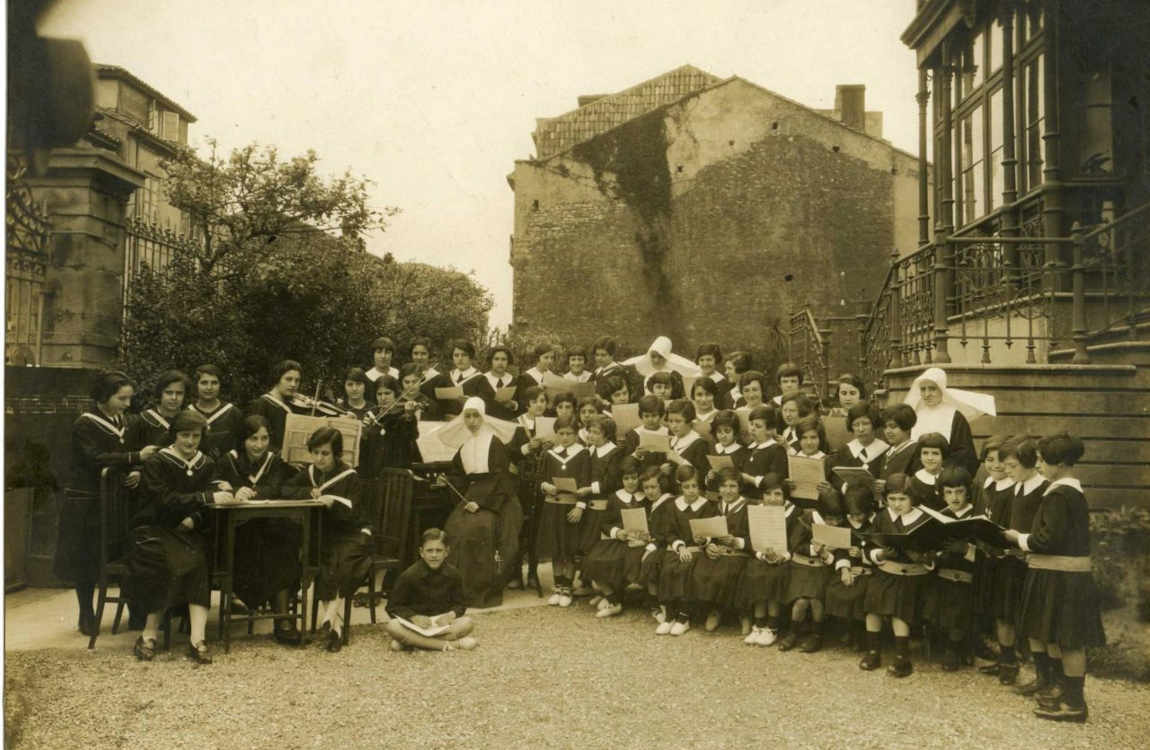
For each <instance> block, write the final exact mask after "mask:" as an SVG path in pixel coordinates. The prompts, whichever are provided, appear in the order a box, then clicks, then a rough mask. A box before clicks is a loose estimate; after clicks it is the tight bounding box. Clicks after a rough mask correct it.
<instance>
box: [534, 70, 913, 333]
mask: <svg viewBox="0 0 1150 750" xmlns="http://www.w3.org/2000/svg"><path fill="white" fill-rule="evenodd" d="M913 165H914V160H913V158H912V157H910V156H909V155H907V154H903V153H901V152H897V151H896V150H894V149H892V148H891V147H890V146H889V144H886V143H884V142H882V141H879V140H877V139H874V138H869V137H867V136H865V135H863V134H859V133H856V132H853V131H849V130H847V129H846V128H843V127H842V126H841V125H839V124H837V123H834V122H832V121H831V120H829V119H827V118H824V117H821V116H819V115H816V114H814V113H813V112H811V111H809V110H807V109H805V108H804V107H802V106H801V105H798V104H796V103H794V102H790V101H789V100H786V99H783V98H781V97H777V96H776V95H773V94H771V93H770V92H766V91H764V90H762V89H759V88H758V87H755V86H753V85H751V84H747V83H745V82H742V81H738V80H736V81H734V82H733V83H732V84H728V85H724V86H721V87H719V88H716V89H712V90H709V91H707V92H704V93H702V94H700V95H699V96H697V97H692V98H690V99H688V100H685V101H683V102H680V103H679V104H676V105H674V106H672V107H669V108H666V109H664V110H657V111H656V112H653V113H651V114H649V115H645V116H643V117H640V118H637V119H636V120H632V121H630V122H628V123H626V124H625V125H623V126H621V127H619V128H616V129H615V130H613V131H610V132H609V133H606V134H604V135H602V136H599V137H598V138H595V139H593V140H592V141H589V142H587V143H585V144H581V145H580V146H578V147H576V148H575V149H572V150H571V151H570V152H567V153H565V154H562V155H559V156H556V157H553V158H551V159H548V160H546V161H543V162H539V161H529V162H528V161H525V162H518V163H517V164H516V169H515V172H514V174H513V176H512V184H513V188H514V190H515V193H516V206H515V233H514V235H513V238H512V251H511V263H512V266H513V269H514V309H513V320H514V324H515V326H516V327H517V329H519V330H520V331H521V332H523V333H526V334H530V333H535V334H539V333H550V334H557V335H558V336H559V337H560V338H561V339H562V340H564V341H572V342H580V343H590V341H591V340H592V339H593V338H594V337H595V336H598V335H601V334H603V333H611V334H613V335H615V336H616V337H617V338H619V340H620V341H621V342H622V343H623V344H624V345H625V346H626V347H627V348H629V349H631V350H632V351H635V350H641V349H642V348H645V346H646V345H647V344H648V343H649V342H650V341H651V339H652V338H654V336H656V335H659V334H666V335H669V336H671V337H672V340H673V341H674V343H675V350H676V351H677V352H679V353H682V354H687V355H690V354H693V352H694V349H695V347H696V346H697V345H698V344H699V343H701V342H703V341H710V340H717V341H718V342H719V343H720V344H721V345H722V346H723V347H724V349H726V350H730V349H733V348H736V347H753V348H759V349H771V348H773V347H775V346H776V337H775V334H774V333H773V330H774V329H775V327H776V326H777V327H778V329H779V330H781V331H782V332H783V333H784V335H785V332H786V331H787V329H788V327H789V317H790V313H791V312H792V311H793V310H796V309H798V308H800V307H802V306H803V305H804V304H810V305H811V307H812V310H814V311H815V314H816V316H825V315H830V314H842V315H853V314H855V313H856V312H859V311H860V310H861V309H862V308H865V307H866V306H867V305H868V304H869V301H870V300H871V299H872V298H873V296H874V294H875V293H876V292H877V290H878V287H879V286H880V285H881V283H882V280H883V278H884V276H885V273H886V269H887V265H888V263H889V256H890V251H891V248H892V247H894V246H895V244H896V242H897V241H898V239H899V237H898V236H897V235H901V234H902V233H903V232H902V231H901V230H900V229H899V227H900V225H901V223H903V222H905V220H906V218H907V217H908V216H914V215H916V214H917V206H916V205H915V206H904V205H901V204H898V205H896V203H897V201H896V197H897V196H898V195H899V194H900V193H905V191H900V190H896V187H898V186H901V185H902V183H903V182H908V181H909V182H914V181H915V179H916V176H915V175H914V174H911V172H910V168H911V166H913Z"/></svg>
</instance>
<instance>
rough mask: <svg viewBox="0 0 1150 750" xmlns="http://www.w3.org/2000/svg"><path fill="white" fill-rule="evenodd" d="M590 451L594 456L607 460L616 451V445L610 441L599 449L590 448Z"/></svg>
mask: <svg viewBox="0 0 1150 750" xmlns="http://www.w3.org/2000/svg"><path fill="white" fill-rule="evenodd" d="M588 450H590V451H591V454H592V455H594V456H598V457H599V458H605V457H606V456H608V455H609V454H610V453H611V451H613V450H615V443H614V442H612V441H610V440H608V441H607V442H605V443H603V444H602V445H600V446H599V447H597V448H589V449H588Z"/></svg>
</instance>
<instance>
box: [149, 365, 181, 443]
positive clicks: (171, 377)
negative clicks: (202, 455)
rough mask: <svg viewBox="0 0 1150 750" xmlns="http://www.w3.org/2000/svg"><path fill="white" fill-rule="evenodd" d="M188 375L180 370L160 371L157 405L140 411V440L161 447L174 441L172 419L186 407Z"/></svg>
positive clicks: (157, 385)
mask: <svg viewBox="0 0 1150 750" xmlns="http://www.w3.org/2000/svg"><path fill="white" fill-rule="evenodd" d="M187 393H188V376H187V375H185V374H184V373H182V372H180V371H179V370H167V371H165V372H162V373H160V377H159V378H158V379H157V380H156V387H155V389H154V390H153V395H154V396H155V397H156V405H155V406H153V407H151V408H149V409H145V410H144V411H142V412H140V417H139V419H140V440H141V441H142V442H143V443H144V444H145V445H157V446H159V447H161V448H163V447H165V446H168V445H171V443H172V420H173V419H175V418H176V415H178V414H179V413H180V412H181V411H183V409H184V399H185V397H186V396H187Z"/></svg>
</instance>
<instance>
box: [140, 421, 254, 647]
mask: <svg viewBox="0 0 1150 750" xmlns="http://www.w3.org/2000/svg"><path fill="white" fill-rule="evenodd" d="M206 431H207V421H206V420H205V419H204V418H203V417H202V416H200V415H199V414H197V413H196V412H194V411H190V410H189V411H184V412H181V413H180V414H179V415H177V416H176V418H175V419H174V420H173V421H172V433H173V434H174V436H175V437H174V442H173V443H172V444H171V445H170V446H168V447H166V448H162V449H160V450H159V451H158V452H156V453H155V454H154V455H153V456H152V457H151V458H149V459H148V460H147V461H145V462H144V475H143V483H142V484H143V499H144V505H143V507H142V508H141V509H140V511H139V512H138V513H137V514H136V517H135V523H136V529H135V532H134V547H133V549H132V553H131V555H130V557H129V560H128V574H127V576H126V577H125V579H124V596H125V598H127V599H128V600H129V601H131V602H133V603H134V604H136V605H137V606H139V607H140V608H141V609H143V610H144V611H145V612H147V613H148V619H147V622H146V623H145V625H144V632H143V633H141V634H140V637H139V638H137V639H136V645H135V648H134V652H135V655H136V658H138V659H140V660H142V661H151V660H152V658H153V657H154V656H155V648H156V631H157V629H158V628H159V624H160V619H161V618H162V617H163V615H164V612H165V611H166V610H167V609H168V608H169V607H172V606H176V605H181V604H187V605H188V615H189V624H190V630H191V635H190V637H189V642H188V655H189V656H190V657H191V658H192V659H193V660H195V661H197V662H199V663H201V664H210V663H211V661H212V657H211V654H210V652H209V651H208V647H207V645H206V644H205V643H204V631H205V628H206V626H207V622H208V607H209V606H210V605H211V588H210V585H209V574H208V562H207V556H206V547H207V542H206V539H205V537H204V532H205V530H206V528H207V524H208V518H207V513H206V511H205V508H204V506H205V505H207V504H208V503H212V502H217V503H221V502H230V501H232V500H233V496H232V493H230V492H226V491H223V490H220V489H219V485H218V484H217V482H216V480H215V475H216V467H215V463H214V462H213V461H212V459H211V458H209V457H208V456H206V455H204V454H203V453H202V452H201V451H200V450H199V447H200V442H201V440H202V439H203V436H204V433H205V432H206Z"/></svg>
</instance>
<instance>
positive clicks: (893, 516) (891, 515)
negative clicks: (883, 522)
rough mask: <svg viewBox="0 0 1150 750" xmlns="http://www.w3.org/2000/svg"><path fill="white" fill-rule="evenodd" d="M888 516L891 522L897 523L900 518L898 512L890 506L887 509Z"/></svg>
mask: <svg viewBox="0 0 1150 750" xmlns="http://www.w3.org/2000/svg"><path fill="white" fill-rule="evenodd" d="M886 514H887V517H889V518H890V520H891V521H897V520H898V517H899V515H900V514H899V512H898V511H897V510H895V509H894V508H893V507H891V506H889V505H888V506H887V508H886Z"/></svg>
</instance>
